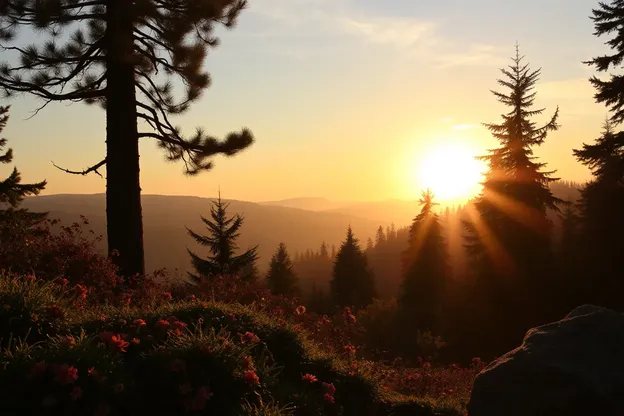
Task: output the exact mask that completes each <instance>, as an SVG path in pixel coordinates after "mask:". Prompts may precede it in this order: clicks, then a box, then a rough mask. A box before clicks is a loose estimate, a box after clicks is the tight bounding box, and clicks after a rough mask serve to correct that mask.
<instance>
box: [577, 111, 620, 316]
mask: <svg viewBox="0 0 624 416" xmlns="http://www.w3.org/2000/svg"><path fill="white" fill-rule="evenodd" d="M574 155H575V156H576V158H577V159H578V160H579V161H580V162H581V163H583V164H584V165H585V166H587V167H589V168H590V169H591V171H592V173H593V175H594V178H593V180H592V181H590V182H589V183H587V184H586V185H585V186H584V187H583V188H582V189H581V199H580V201H579V209H580V215H581V218H582V223H581V229H580V234H581V239H580V241H581V242H582V244H581V246H582V247H581V249H580V255H582V256H583V271H584V273H583V274H586V275H587V276H588V277H589V276H591V278H590V279H586V281H584V282H582V283H584V284H583V285H582V286H581V292H582V293H584V294H585V297H584V301H588V302H592V303H597V304H600V305H601V306H606V307H610V308H614V309H619V310H624V300H623V299H622V296H621V293H622V291H623V290H624V279H623V278H622V276H623V274H624V265H623V264H622V249H621V239H622V235H624V216H623V215H622V214H623V213H624V132H621V131H617V132H616V131H614V130H613V126H612V125H611V124H610V123H607V124H606V125H605V129H604V132H603V133H602V136H601V137H599V138H598V139H597V140H596V142H595V143H594V144H591V145H588V144H584V145H583V147H582V148H581V149H579V150H575V151H574Z"/></svg>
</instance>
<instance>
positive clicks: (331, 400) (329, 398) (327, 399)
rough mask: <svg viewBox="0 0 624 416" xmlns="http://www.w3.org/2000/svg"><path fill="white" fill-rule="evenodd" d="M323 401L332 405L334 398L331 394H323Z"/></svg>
mask: <svg viewBox="0 0 624 416" xmlns="http://www.w3.org/2000/svg"><path fill="white" fill-rule="evenodd" d="M323 400H325V401H326V402H329V403H333V402H334V396H332V395H331V394H328V393H325V395H324V396H323Z"/></svg>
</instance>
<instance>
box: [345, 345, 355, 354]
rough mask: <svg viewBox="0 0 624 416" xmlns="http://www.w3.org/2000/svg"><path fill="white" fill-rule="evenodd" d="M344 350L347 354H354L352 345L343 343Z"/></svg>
mask: <svg viewBox="0 0 624 416" xmlns="http://www.w3.org/2000/svg"><path fill="white" fill-rule="evenodd" d="M344 350H345V352H346V353H347V354H351V355H353V354H355V347H354V346H353V345H345V346H344Z"/></svg>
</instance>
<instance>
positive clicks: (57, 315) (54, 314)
mask: <svg viewBox="0 0 624 416" xmlns="http://www.w3.org/2000/svg"><path fill="white" fill-rule="evenodd" d="M46 312H47V313H48V315H50V317H51V318H52V319H63V318H65V310H64V309H63V308H61V307H60V306H58V305H52V306H48V307H47V308H46Z"/></svg>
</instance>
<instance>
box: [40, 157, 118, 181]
mask: <svg viewBox="0 0 624 416" xmlns="http://www.w3.org/2000/svg"><path fill="white" fill-rule="evenodd" d="M52 164H53V165H54V167H55V168H57V169H59V170H62V171H63V172H66V173H70V174H72V175H82V176H86V175H88V174H89V173H91V172H94V173H96V174H97V175H98V176H99V177H100V178H103V176H102V174H100V172H98V169H99V168H101V167H102V166H104V165H105V164H106V159H104V160H102V161H101V162H99V163H97V164H95V165H93V166H91V167H90V168H87V169H85V170H83V171H82V172H79V171H73V170H68V169H64V168H61V167H59V166H57V165H56V164H55V163H54V162H52Z"/></svg>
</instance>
